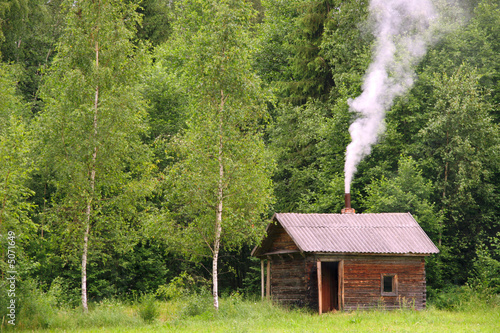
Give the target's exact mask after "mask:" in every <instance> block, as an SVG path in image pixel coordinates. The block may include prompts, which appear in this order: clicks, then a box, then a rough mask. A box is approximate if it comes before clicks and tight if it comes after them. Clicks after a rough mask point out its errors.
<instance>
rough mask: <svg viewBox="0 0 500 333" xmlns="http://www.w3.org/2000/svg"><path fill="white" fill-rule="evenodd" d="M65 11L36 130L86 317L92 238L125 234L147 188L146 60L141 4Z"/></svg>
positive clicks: (80, 5) (99, 3)
mask: <svg viewBox="0 0 500 333" xmlns="http://www.w3.org/2000/svg"><path fill="white" fill-rule="evenodd" d="M65 6H66V10H67V27H66V30H65V31H64V33H63V36H62V37H61V40H60V42H59V45H58V55H57V56H56V58H55V59H54V62H53V65H52V67H51V69H50V71H49V73H48V76H47V78H46V81H45V83H44V86H43V89H42V98H43V100H44V101H45V103H46V107H45V110H44V111H43V112H42V113H41V115H40V117H39V118H38V131H39V136H40V147H41V148H40V149H41V151H42V154H41V156H42V161H41V164H42V165H43V169H44V170H46V173H47V175H48V176H47V177H50V180H51V183H52V185H53V187H54V188H55V189H56V194H55V196H54V197H53V198H52V201H53V207H52V209H51V210H50V214H48V217H47V218H49V219H51V220H52V222H53V224H54V225H55V226H54V228H59V229H58V230H61V234H60V235H59V237H61V239H59V240H58V241H59V242H60V243H61V244H67V245H68V248H72V249H74V250H75V251H79V252H80V255H81V289H82V290H81V291H82V294H81V299H82V307H83V310H84V311H85V312H86V311H88V296H87V267H88V258H89V250H90V244H92V243H91V242H92V236H97V234H99V233H103V230H113V229H120V228H125V227H126V224H127V222H129V221H130V219H132V218H133V216H132V215H133V214H132V213H131V212H132V211H133V209H134V208H133V206H134V201H135V200H137V199H138V198H140V197H143V196H144V195H146V194H147V192H148V189H149V187H148V186H146V185H145V184H144V183H141V177H144V178H146V177H147V176H146V175H147V173H148V172H149V171H150V170H151V168H152V167H151V164H150V163H149V154H148V149H147V147H145V146H144V145H142V144H141V141H140V134H141V133H142V132H143V130H144V116H145V114H144V102H143V101H142V99H141V97H140V95H139V92H138V88H137V86H138V79H139V78H140V74H141V70H142V69H143V66H144V65H145V64H146V63H147V62H146V57H144V56H143V54H145V53H144V52H142V50H141V49H137V48H136V46H134V44H133V43H132V41H131V40H132V38H133V37H134V32H135V31H134V29H135V28H134V27H135V25H136V23H137V22H139V21H140V17H139V16H138V14H137V12H136V5H133V4H130V3H128V2H123V1H117V0H94V1H81V2H80V1H79V2H74V1H67V2H66V4H65ZM117 233H118V232H117ZM96 240H97V238H96V237H94V241H96Z"/></svg>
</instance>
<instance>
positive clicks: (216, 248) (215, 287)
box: [212, 91, 224, 310]
mask: <svg viewBox="0 0 500 333" xmlns="http://www.w3.org/2000/svg"><path fill="white" fill-rule="evenodd" d="M223 110H224V91H221V104H220V109H219V153H218V156H217V159H218V162H219V182H218V184H217V187H218V192H217V214H216V218H215V239H214V249H213V258H212V284H213V297H214V308H215V309H216V310H219V277H218V274H217V268H218V267H217V266H218V260H219V249H220V238H221V234H222V208H223V198H224V163H223V148H224V146H223V138H222V130H223V128H222V122H223V119H224V118H223Z"/></svg>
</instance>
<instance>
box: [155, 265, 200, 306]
mask: <svg viewBox="0 0 500 333" xmlns="http://www.w3.org/2000/svg"><path fill="white" fill-rule="evenodd" d="M194 286H195V280H194V278H193V277H192V276H190V275H189V274H188V273H187V272H182V273H181V275H179V276H176V277H175V278H173V279H172V281H170V283H169V284H164V285H161V286H160V287H158V290H157V291H156V295H158V297H160V298H162V299H164V300H166V301H170V300H175V299H179V298H181V297H184V296H186V295H188V294H189V292H190V291H191V292H192V291H194Z"/></svg>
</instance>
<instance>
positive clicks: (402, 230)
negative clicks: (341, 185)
mask: <svg viewBox="0 0 500 333" xmlns="http://www.w3.org/2000/svg"><path fill="white" fill-rule="evenodd" d="M275 219H276V220H277V221H278V222H279V223H280V224H281V225H282V226H283V228H284V229H285V231H286V232H287V233H288V234H289V235H290V237H292V239H293V240H294V242H295V243H296V244H297V246H298V247H299V248H300V249H301V251H303V252H337V253H397V254H431V253H438V252H439V250H438V248H437V247H436V246H435V245H434V243H432V241H431V240H430V239H429V237H428V236H427V234H426V233H425V232H424V231H423V230H422V228H421V227H420V225H419V224H418V222H417V221H415V219H414V218H413V216H411V214H410V213H380V214H295V213H279V214H275Z"/></svg>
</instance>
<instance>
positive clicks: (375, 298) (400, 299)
mask: <svg viewBox="0 0 500 333" xmlns="http://www.w3.org/2000/svg"><path fill="white" fill-rule="evenodd" d="M382 273H394V274H397V280H398V296H382V295H381V274H382ZM425 295H426V286H425V261H424V259H423V258H422V257H388V258H383V257H378V258H370V257H364V258H357V259H347V260H345V261H344V310H356V309H367V308H376V307H382V308H385V309H388V310H390V309H399V308H400V307H402V306H410V307H414V308H415V309H417V310H421V309H425V302H426V296H425Z"/></svg>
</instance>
